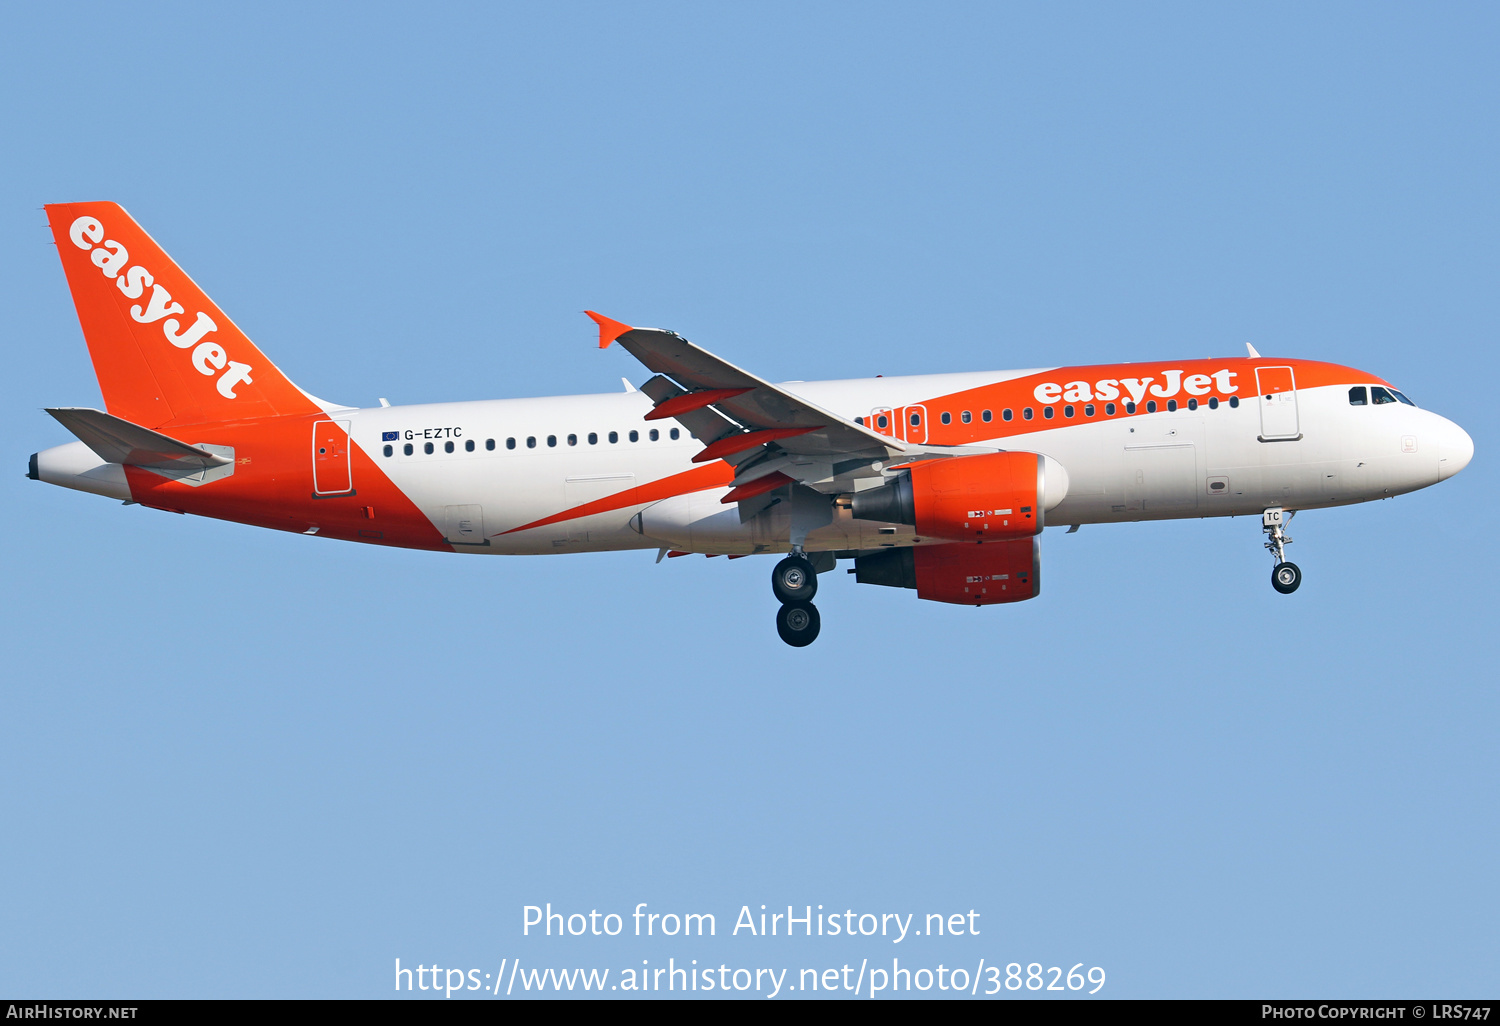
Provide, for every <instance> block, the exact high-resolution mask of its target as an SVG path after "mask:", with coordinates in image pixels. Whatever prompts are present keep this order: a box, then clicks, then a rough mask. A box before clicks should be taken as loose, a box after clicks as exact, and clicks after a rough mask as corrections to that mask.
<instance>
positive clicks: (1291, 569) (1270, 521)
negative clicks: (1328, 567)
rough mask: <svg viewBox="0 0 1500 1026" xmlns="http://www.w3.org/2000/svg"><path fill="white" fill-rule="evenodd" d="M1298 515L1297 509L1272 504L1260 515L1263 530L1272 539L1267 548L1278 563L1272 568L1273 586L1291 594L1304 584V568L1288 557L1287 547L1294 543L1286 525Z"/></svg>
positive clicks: (1283, 592)
mask: <svg viewBox="0 0 1500 1026" xmlns="http://www.w3.org/2000/svg"><path fill="white" fill-rule="evenodd" d="M1296 515H1297V511H1296V510H1283V509H1282V508H1281V507H1280V506H1272V507H1271V508H1270V509H1268V510H1266V511H1265V512H1264V513H1262V514H1261V515H1260V524H1261V530H1262V531H1264V532H1265V533H1266V537H1267V538H1269V539H1270V540H1269V541H1267V542H1266V548H1267V549H1269V550H1270V552H1271V558H1272V559H1274V560H1275V561H1276V565H1275V566H1274V567H1272V568H1271V587H1273V588H1275V589H1276V590H1277V591H1278V592H1280V593H1281V594H1283V595H1290V594H1291V593H1292V592H1294V591H1296V590H1297V589H1298V588H1299V587H1300V586H1301V585H1302V569H1301V568H1300V567H1298V566H1297V564H1296V563H1290V562H1288V561H1287V558H1286V547H1287V546H1288V545H1290V544H1291V543H1292V539H1291V536H1290V535H1288V534H1287V533H1286V530H1285V527H1286V525H1287V524H1289V523H1291V521H1292V517H1294V516H1296Z"/></svg>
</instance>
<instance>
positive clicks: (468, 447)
mask: <svg viewBox="0 0 1500 1026" xmlns="http://www.w3.org/2000/svg"><path fill="white" fill-rule="evenodd" d="M494 447H495V446H494V443H493V442H492V443H490V448H491V449H493V448H494ZM473 451H474V439H472V438H470V439H469V440H468V441H466V442H464V452H473Z"/></svg>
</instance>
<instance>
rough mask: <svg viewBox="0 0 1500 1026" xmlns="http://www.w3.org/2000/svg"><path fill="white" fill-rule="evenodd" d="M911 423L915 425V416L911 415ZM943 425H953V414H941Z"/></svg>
mask: <svg viewBox="0 0 1500 1026" xmlns="http://www.w3.org/2000/svg"><path fill="white" fill-rule="evenodd" d="M911 422H912V423H913V424H915V423H916V422H917V418H916V416H915V415H913V417H912V418H911ZM943 423H944V424H952V423H953V414H951V413H944V414H943Z"/></svg>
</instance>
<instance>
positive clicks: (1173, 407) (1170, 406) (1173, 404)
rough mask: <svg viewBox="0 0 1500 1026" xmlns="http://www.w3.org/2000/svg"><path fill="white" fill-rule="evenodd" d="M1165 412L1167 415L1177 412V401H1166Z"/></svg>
mask: <svg viewBox="0 0 1500 1026" xmlns="http://www.w3.org/2000/svg"><path fill="white" fill-rule="evenodd" d="M1167 412H1168V413H1176V412H1177V400H1176V399H1168V400H1167Z"/></svg>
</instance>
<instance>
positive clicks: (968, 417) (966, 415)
mask: <svg viewBox="0 0 1500 1026" xmlns="http://www.w3.org/2000/svg"><path fill="white" fill-rule="evenodd" d="M958 419H959V420H961V421H963V422H964V423H965V424H968V423H970V422H971V421H973V419H974V415H973V414H972V413H970V412H969V411H968V410H965V411H964V412H963V413H961V414H959V415H958Z"/></svg>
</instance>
